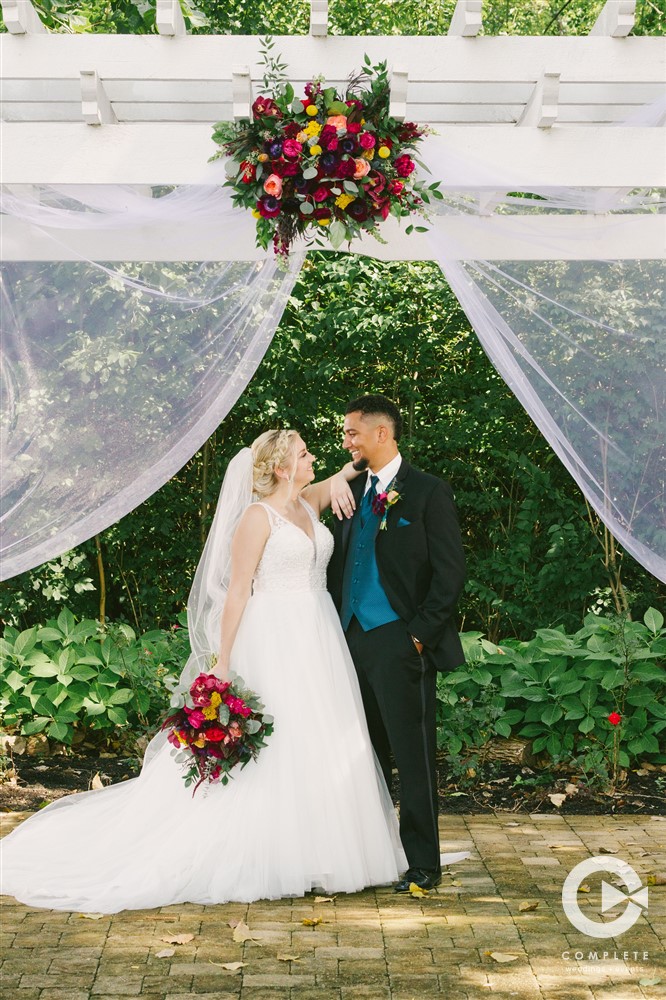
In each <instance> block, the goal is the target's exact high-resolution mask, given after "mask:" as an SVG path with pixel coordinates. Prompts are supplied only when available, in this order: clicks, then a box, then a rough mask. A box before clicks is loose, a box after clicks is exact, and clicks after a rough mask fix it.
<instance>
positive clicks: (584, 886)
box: [578, 882, 590, 892]
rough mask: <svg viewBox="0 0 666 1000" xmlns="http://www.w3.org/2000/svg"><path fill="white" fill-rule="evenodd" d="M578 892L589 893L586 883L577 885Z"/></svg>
mask: <svg viewBox="0 0 666 1000" xmlns="http://www.w3.org/2000/svg"><path fill="white" fill-rule="evenodd" d="M578 891H579V892H589V891H590V887H589V885H588V884H587V882H584V883H583V884H582V885H579V886H578Z"/></svg>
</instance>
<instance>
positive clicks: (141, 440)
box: [1, 101, 666, 581]
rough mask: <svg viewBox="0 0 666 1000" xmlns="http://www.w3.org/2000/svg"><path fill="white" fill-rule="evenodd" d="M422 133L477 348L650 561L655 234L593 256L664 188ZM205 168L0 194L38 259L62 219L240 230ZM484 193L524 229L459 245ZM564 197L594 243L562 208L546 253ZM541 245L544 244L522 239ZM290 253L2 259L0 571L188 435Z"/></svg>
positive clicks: (159, 481) (189, 443)
mask: <svg viewBox="0 0 666 1000" xmlns="http://www.w3.org/2000/svg"><path fill="white" fill-rule="evenodd" d="M665 109H666V101H660V102H655V103H653V104H652V105H650V106H649V107H647V108H644V109H640V111H639V112H637V114H636V116H635V121H633V122H631V123H624V124H635V125H636V126H641V127H646V126H658V125H660V124H661V123H662V122H663V119H664V113H665ZM428 144H429V145H428V149H427V160H428V164H429V167H430V169H431V171H432V176H433V177H436V178H446V182H445V184H444V185H443V191H444V200H443V201H442V202H441V203H438V209H439V212H440V214H439V215H438V217H437V218H436V219H435V220H434V224H433V227H432V230H431V233H430V237H429V239H430V244H431V247H432V253H433V255H434V256H435V258H436V259H437V260H438V261H439V263H440V265H441V267H442V270H443V272H444V274H445V276H446V277H447V279H448V281H449V283H450V285H451V286H452V288H453V290H454V292H455V293H456V295H457V296H458V298H459V299H460V301H461V303H462V305H463V308H464V309H465V311H466V313H467V315H468V317H469V319H470V322H471V323H472V326H473V327H474V329H475V331H476V333H477V334H478V336H479V338H480V340H481V343H482V344H483V347H484V349H485V350H486V352H487V353H488V355H489V357H490V358H491V360H492V362H493V364H494V365H495V366H496V368H497V369H498V371H499V372H500V373H501V375H502V376H503V377H504V378H505V380H506V381H507V383H508V385H509V386H510V387H511V389H512V390H513V391H514V393H515V394H516V396H517V397H518V399H519V400H520V402H521V403H522V404H523V406H525V408H526V409H527V411H528V413H529V414H530V415H531V417H532V418H533V419H534V421H535V422H536V424H537V426H538V427H539V428H540V430H541V431H542V433H543V434H544V435H545V437H546V438H547V440H548V441H549V442H550V444H551V445H552V446H553V448H554V449H555V451H556V453H557V455H558V456H559V458H560V459H561V460H562V461H563V462H564V464H565V465H566V467H567V468H568V469H569V471H570V472H571V474H572V475H573V476H574V478H575V479H576V481H577V482H578V484H579V486H580V487H581V489H582V490H583V493H584V494H585V496H586V498H587V499H588V501H589V503H590V504H591V505H592V507H593V508H594V509H595V510H596V511H597V513H598V514H599V516H600V517H601V518H602V520H603V521H604V523H605V524H606V525H607V526H608V527H609V529H610V530H611V531H612V532H613V534H614V535H615V536H616V537H617V538H618V539H620V541H621V542H622V543H623V545H624V546H625V547H626V548H627V550H628V551H629V552H631V553H632V555H634V557H635V558H636V559H638V560H639V562H641V563H642V564H643V565H644V566H646V568H647V569H649V570H650V572H652V573H653V574H654V575H655V576H657V577H658V578H659V579H661V580H665V581H666V500H665V486H664V479H665V463H666V460H665V455H664V441H665V440H666V435H665V430H666V428H665V427H664V417H663V414H664V412H666V375H665V371H666V364H665V362H666V343H665V332H666V298H665V284H666V279H665V275H664V266H663V254H661V257H660V259H659V260H633V259H625V260H612V261H607V260H606V259H605V255H604V248H605V245H606V244H605V240H606V238H607V236H608V235H609V234H614V235H617V233H618V232H619V233H621V232H622V227H623V226H625V225H627V223H628V222H631V220H632V219H633V218H635V217H636V216H638V215H645V214H651V215H656V214H659V213H661V212H663V211H664V207H665V205H666V198H665V197H664V192H663V191H624V190H608V189H604V188H585V189H582V188H555V189H554V188H552V187H549V188H547V189H541V190H538V189H534V187H532V188H530V189H529V190H528V191H526V192H522V191H516V189H515V184H509V183H508V182H507V181H506V178H503V177H502V176H501V175H500V173H498V171H497V170H496V168H495V166H494V164H493V161H492V150H489V157H488V161H487V162H486V163H478V162H469V161H466V160H464V159H463V158H461V157H457V158H456V157H454V156H453V155H452V154H451V153H450V151H449V150H447V148H446V144H445V143H444V141H443V140H442V139H441V137H437V136H434V137H431V138H430V139H429V140H428ZM424 155H425V153H424ZM220 170H221V168H220V166H219V164H218V165H215V166H210V167H209V168H208V173H207V175H206V179H205V183H202V184H199V185H197V186H193V187H181V188H175V189H173V190H171V191H167V192H164V191H163V190H161V191H155V190H153V191H151V190H145V189H134V188H131V187H127V186H103V185H98V186H87V187H81V186H78V187H72V186H69V187H59V188H43V189H41V190H40V191H39V193H38V195H39V196H38V197H36V196H35V192H32V194H31V195H29V196H26V195H25V194H22V193H16V192H15V191H12V190H8V191H5V192H3V201H2V211H3V212H5V213H6V215H7V216H11V217H13V218H14V219H16V220H21V221H22V222H23V223H27V224H30V225H31V226H33V227H38V229H37V228H35V232H38V233H39V234H40V236H41V237H42V238H46V240H47V242H48V243H49V244H50V245H52V246H53V248H54V249H53V253H52V256H53V257H54V258H55V257H57V256H58V255H59V254H60V252H62V254H61V255H62V256H63V257H67V256H69V257H72V256H77V255H80V254H81V249H80V247H81V244H80V242H77V241H78V240H79V237H80V234H81V232H82V231H84V232H88V233H92V234H94V233H95V232H101V231H103V230H104V231H107V232H108V231H109V230H115V231H117V232H119V233H124V234H130V235H131V234H137V238H138V235H139V234H142V235H143V236H145V233H146V232H147V231H149V232H150V231H152V232H155V233H159V232H165V231H166V230H165V227H167V228H168V230H169V231H170V232H173V231H174V230H175V231H177V229H178V227H179V226H181V225H182V226H187V227H188V229H189V230H190V231H191V230H192V227H193V226H197V225H200V226H201V230H202V232H203V231H206V232H208V233H209V234H210V233H211V232H213V233H215V234H216V236H217V234H218V233H219V238H220V239H224V240H225V241H227V242H228V243H229V244H230V245H232V246H234V247H235V246H236V245H238V246H239V247H240V246H247V245H248V232H249V230H251V227H252V225H253V220H252V219H251V218H250V217H249V215H248V214H247V213H243V212H241V211H237V210H234V209H233V208H232V207H231V203H230V198H229V194H228V191H227V190H225V189H221V188H220V186H219V183H220V180H221V173H220ZM489 212H493V213H494V214H495V215H499V216H502V222H503V225H504V233H505V236H506V234H507V233H509V234H511V233H513V234H514V235H515V237H516V239H517V240H520V241H522V242H523V244H524V245H525V246H528V245H529V246H530V247H531V252H530V254H529V255H526V256H529V257H530V258H531V259H530V260H511V261H506V260H504V261H497V260H495V261H493V262H492V263H490V262H487V261H478V260H469V259H467V258H468V257H469V254H468V253H466V252H465V249H464V247H463V246H461V245H460V244H459V243H458V242H457V241H456V238H455V235H454V227H453V226H452V225H451V222H452V220H455V219H456V218H458V219H459V218H460V217H461V216H465V219H466V221H467V222H469V221H471V222H472V225H474V224H476V223H475V221H474V217H475V216H476V217H478V219H479V223H480V224H481V223H482V218H481V217H482V216H486V215H488V213H489ZM602 213H603V214H602ZM582 214H585V215H587V216H588V220H587V221H588V222H589V225H587V226H586V228H585V230H584V233H585V239H586V240H587V241H588V247H589V240H590V236H592V238H593V239H594V240H595V241H596V242H598V246H599V253H598V260H596V261H595V260H590V259H589V252H588V253H587V254H586V256H587V258H588V259H585V260H578V259H576V248H575V236H573V235H572V231H571V229H570V228H568V229H566V234H567V235H566V240H567V241H568V242H567V246H566V254H563V257H566V260H565V259H562V260H553V259H552V257H553V250H552V247H553V239H554V229H553V226H552V222H553V217H554V216H557V217H560V218H562V219H565V220H566V219H567V218H569V217H572V216H576V217H580V216H581V215H582ZM527 219H529V222H530V225H529V226H526V224H525V223H526V220H527ZM539 220H543V226H541V224H540V222H539ZM250 245H251V243H250ZM560 245H561V238H560ZM535 248H536V252H535ZM539 248H544V251H545V250H546V248H548V251H549V252H547V253H546V252H544V254H543V256H544V257H546V258H548V257H549V258H551V259H547V260H546V259H544V260H538V259H537V260H535V259H534V258H535V257H537V258H538V257H539ZM361 249H362V248H361ZM368 249H370V248H369V247H368ZM239 253H240V251H239ZM158 256H159V254H158V253H156V258H157V257H158ZM514 256H515V255H514ZM615 256H616V255H615ZM301 260H302V258H301V257H298V256H294V259H293V261H292V266H291V268H290V270H289V272H287V273H284V272H281V271H279V270H277V269H276V266H275V264H274V262H273V261H272V260H271V259H270V256H269V255H267V257H266V258H265V259H263V260H262V261H260V262H254V263H251V262H247V261H246V262H243V261H234V262H231V263H205V262H204V263H201V262H199V263H185V262H183V261H180V262H178V261H176V262H174V263H156V262H153V263H150V262H145V263H133V264H130V263H126V264H123V265H119V264H113V265H111V264H107V265H106V266H105V265H104V264H103V263H99V262H95V263H93V262H92V261H90V260H74V261H72V260H52V261H39V262H29V261H13V262H11V263H6V264H5V265H4V266H3V268H2V296H3V306H2V324H3V339H4V350H3V362H4V365H3V397H4V413H3V430H2V434H3V438H2V457H3V469H2V479H3V492H4V496H3V519H2V541H1V545H2V550H1V551H2V556H3V568H2V575H3V578H7V577H10V576H13V575H15V574H16V573H20V572H22V571H24V570H27V569H29V568H31V567H32V566H35V565H38V564H39V563H41V562H43V561H45V560H47V559H49V558H52V557H54V556H56V555H57V554H59V553H61V552H63V551H65V550H67V549H69V548H71V547H72V546H74V545H76V544H78V543H80V542H81V541H83V540H85V539H86V538H88V537H90V536H91V535H92V534H94V533H95V532H98V531H100V530H102V529H103V528H105V527H106V526H108V525H109V524H111V523H113V522H114V521H116V520H117V519H118V518H119V517H121V516H123V515H124V514H125V513H127V512H128V511H129V510H131V509H132V508H133V507H135V506H136V505H137V504H139V503H140V502H141V501H142V500H144V499H145V498H146V497H147V496H149V495H150V494H151V493H153V492H154V491H155V490H157V489H158V488H159V487H160V486H162V485H163V484H164V482H166V481H167V479H169V478H170V476H172V475H173V474H174V473H175V472H176V471H177V470H178V469H179V468H180V467H181V466H182V465H183V464H184V463H185V462H186V461H187V460H188V459H189V458H190V457H191V455H192V454H194V452H195V451H196V450H197V449H198V448H200V447H201V445H202V444H203V442H204V441H205V440H206V438H207V436H208V435H209V434H210V433H211V432H212V431H213V429H214V428H215V427H216V426H217V425H218V424H219V422H220V421H221V420H222V419H223V417H224V416H225V414H226V413H227V412H228V411H229V409H230V408H231V406H232V405H233V403H234V402H235V400H236V399H237V398H238V396H239V395H240V393H241V392H242V391H243V389H244V387H245V386H246V385H247V383H248V381H249V379H250V378H251V377H252V374H253V373H254V371H255V369H256V366H257V364H258V363H259V360H260V359H261V357H262V355H263V353H264V351H265V350H266V348H267V346H268V344H269V343H270V340H271V337H272V336H273V333H274V331H275V329H276V327H277V324H278V322H279V320H280V316H281V314H282V311H283V307H284V304H285V302H286V299H287V297H288V295H289V293H290V291H291V288H292V286H293V283H294V281H295V279H296V277H297V274H298V270H299V267H300V262H301ZM241 443H242V442H239V445H240V444H241Z"/></svg>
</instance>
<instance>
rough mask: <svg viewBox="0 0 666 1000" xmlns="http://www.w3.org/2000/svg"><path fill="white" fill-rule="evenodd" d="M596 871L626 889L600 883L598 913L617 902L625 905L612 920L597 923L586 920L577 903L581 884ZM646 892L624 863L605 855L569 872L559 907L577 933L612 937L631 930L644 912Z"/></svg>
mask: <svg viewBox="0 0 666 1000" xmlns="http://www.w3.org/2000/svg"><path fill="white" fill-rule="evenodd" d="M595 872H605V873H607V874H611V875H617V876H618V877H619V878H620V879H621V880H622V882H623V883H624V885H625V886H626V888H627V892H626V893H625V892H623V891H622V890H620V889H616V888H615V886H613V885H609V884H608V882H603V881H602V883H601V912H602V913H606V911H607V910H612V909H613V907H615V906H618V905H619V904H620V903H624V904H625V908H624V910H623V911H622V912H621V913H620V914H618V916H617V917H616V918H615V919H614V920H610V921H608V922H604V923H602V922H600V921H598V920H592V919H591V918H590V917H587V916H586V915H585V914H584V913H583V912H582V911H581V908H580V906H579V903H578V899H579V897H578V890H579V888H580V886H581V885H582V884H583V881H584V880H585V879H586V878H588V877H589V876H590V875H592V874H594V873H595ZM647 905H648V891H647V886H644V885H643V884H642V882H641V880H640V877H639V876H638V875H637V873H636V872H635V871H634V869H633V868H632V867H631V865H629V864H627V862H626V861H622V860H621V859H620V858H613V857H608V856H605V855H604V856H602V857H594V858H588V859H587V860H586V861H581V863H580V864H579V865H576V867H575V868H574V869H573V870H572V871H570V872H569V874H568V875H567V877H566V879H565V881H564V885H563V886H562V908H563V909H564V912H565V914H566V916H567V919H568V920H569V922H570V923H572V924H573V926H574V927H575V928H576V930H579V931H581V932H582V933H583V934H586V935H587V936H588V937H593V938H611V937H618V935H620V934H624V932H625V931H628V930H629V928H630V927H633V926H634V924H635V923H636V921H637V920H638V918H639V917H640V915H641V912H642V910H643V908H645V909H647Z"/></svg>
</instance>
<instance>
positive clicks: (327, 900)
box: [314, 896, 335, 903]
mask: <svg viewBox="0 0 666 1000" xmlns="http://www.w3.org/2000/svg"><path fill="white" fill-rule="evenodd" d="M334 899H335V896H315V898H314V901H315V903H332V902H333V900H334Z"/></svg>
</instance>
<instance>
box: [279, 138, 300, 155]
mask: <svg viewBox="0 0 666 1000" xmlns="http://www.w3.org/2000/svg"><path fill="white" fill-rule="evenodd" d="M302 152H303V146H302V144H301V143H300V142H298V141H297V140H296V139H285V140H284V143H283V144H282V155H283V156H286V158H287V159H288V160H297V159H298V157H299V156H300V155H301V153H302Z"/></svg>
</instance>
